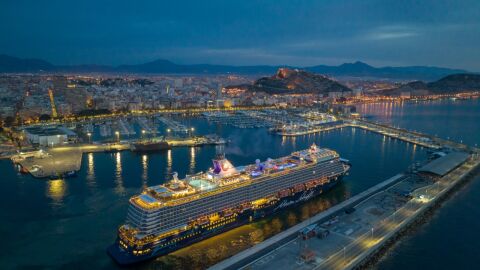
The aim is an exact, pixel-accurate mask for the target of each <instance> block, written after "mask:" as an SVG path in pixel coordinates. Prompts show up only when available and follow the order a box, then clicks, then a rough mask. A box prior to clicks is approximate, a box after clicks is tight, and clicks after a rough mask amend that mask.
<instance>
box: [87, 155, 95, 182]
mask: <svg viewBox="0 0 480 270" xmlns="http://www.w3.org/2000/svg"><path fill="white" fill-rule="evenodd" d="M87 157H88V168H87V180H88V183H90V184H94V183H95V162H94V160H93V153H89V154H88V156H87Z"/></svg>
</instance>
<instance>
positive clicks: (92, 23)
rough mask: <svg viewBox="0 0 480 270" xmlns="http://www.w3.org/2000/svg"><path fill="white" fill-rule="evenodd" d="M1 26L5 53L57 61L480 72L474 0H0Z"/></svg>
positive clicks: (479, 15) (479, 7) (0, 50)
mask: <svg viewBox="0 0 480 270" xmlns="http://www.w3.org/2000/svg"><path fill="white" fill-rule="evenodd" d="M99 2H102V3H99ZM137 2H138V3H137ZM140 2H141V4H140ZM46 3H48V4H46ZM134 3H137V4H134ZM0 33H1V35H0V54H8V55H12V56H17V57H22V58H41V59H44V60H47V61H50V62H52V63H54V64H112V65H117V64H126V63H129V64H135V63H142V62H146V61H152V60H155V59H159V58H162V59H168V60H171V61H174V62H177V63H182V64H195V63H211V64H229V65H254V64H255V65H256V64H269V65H273V64H287V65H298V66H308V65H318V64H329V65H331V64H335V65H336V64H340V63H343V62H352V61H357V60H361V61H364V62H367V63H369V64H372V65H375V66H384V65H394V66H405V65H434V66H442V67H453V68H463V69H468V70H471V71H480V1H478V0H464V1H458V0H457V1H453V0H452V1H443V0H425V1H419V0H416V1H414V0H402V1H399V0H392V1H390V0H358V1H345V0H332V1H330V0H328V1H327V0H318V1H294V0H275V1H249V0H243V1H198V0H197V1H158V0H157V1H118V0H116V1H86V0H84V1H20V0H15V1H9V0H2V1H1V3H0Z"/></svg>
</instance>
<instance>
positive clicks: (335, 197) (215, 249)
mask: <svg viewBox="0 0 480 270" xmlns="http://www.w3.org/2000/svg"><path fill="white" fill-rule="evenodd" d="M347 177H348V176H346V177H345V178H347ZM349 196H350V193H349V192H348V191H347V189H346V187H345V185H344V184H343V183H342V182H340V183H339V184H338V185H337V186H336V187H334V188H333V189H331V190H330V191H329V192H328V193H325V194H323V195H320V196H318V197H317V198H314V199H312V200H311V201H307V202H306V203H304V204H302V205H299V206H295V207H293V208H287V209H285V210H282V211H280V212H278V213H276V214H274V215H272V216H271V217H268V218H265V219H262V220H259V221H257V222H253V223H250V224H247V225H244V226H241V227H238V228H235V229H232V230H230V231H227V232H224V233H222V234H220V235H217V236H214V237H211V238H208V239H206V240H203V241H201V242H199V243H196V244H193V245H191V246H188V247H185V248H183V249H180V250H178V251H175V252H173V253H171V254H169V255H167V256H163V257H159V258H157V259H156V260H154V261H152V262H148V263H146V264H144V265H143V266H142V267H141V268H142V269H206V268H208V267H209V266H211V265H213V264H215V263H218V262H220V261H222V260H224V259H226V258H228V257H231V256H233V255H235V254H237V253H239V252H241V251H243V250H245V249H247V248H249V247H251V246H253V245H255V244H258V243H260V242H262V241H264V240H265V239H267V238H270V237H272V236H273V235H275V234H277V233H280V232H282V231H284V230H285V229H288V228H290V227H292V226H294V225H296V224H298V223H300V222H302V221H303V220H305V219H308V218H310V217H312V216H314V215H316V214H318V213H320V212H322V211H324V210H326V209H328V208H330V207H331V206H333V205H335V204H337V203H340V202H342V201H343V200H344V199H345V198H346V197H349Z"/></svg>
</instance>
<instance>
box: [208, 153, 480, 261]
mask: <svg viewBox="0 0 480 270" xmlns="http://www.w3.org/2000/svg"><path fill="white" fill-rule="evenodd" d="M479 167H480V158H479V156H478V154H476V153H474V154H471V155H470V156H469V157H468V159H467V160H466V161H465V162H463V163H462V164H460V165H459V166H456V167H455V168H453V169H452V170H451V171H450V172H449V173H448V174H446V175H443V176H442V177H439V178H429V177H420V176H419V175H418V174H407V175H397V176H395V177H393V178H391V179H389V180H387V181H385V182H383V183H380V184H378V185H376V186H374V187H372V188H370V189H369V190H366V191H364V192H362V193H360V194H358V195H356V196H354V197H352V198H350V199H349V200H346V201H344V202H342V203H340V204H338V205H336V206H334V207H332V208H330V209H328V210H327V211H324V212H322V213H320V214H318V215H316V216H314V217H312V218H310V219H308V220H306V221H304V222H302V223H300V224H297V225H296V226H294V227H292V228H290V229H288V230H286V231H284V232H282V233H280V234H277V235H275V236H273V237H271V238H269V239H267V240H266V241H264V242H262V243H260V244H258V245H256V246H253V247H252V248H249V249H247V250H245V251H243V252H240V253H238V254H237V255H235V256H232V257H230V258H228V259H226V260H224V261H222V262H220V263H218V264H217V265H214V266H212V267H211V269H262V270H264V269H272V270H273V269H353V268H356V267H358V266H359V265H362V264H363V263H365V262H366V261H368V259H369V258H370V256H372V255H373V254H375V253H376V252H378V251H379V250H380V249H381V248H382V247H384V245H385V244H386V243H388V242H389V241H390V240H391V239H393V238H394V237H395V236H396V234H397V233H399V232H400V231H402V229H404V228H405V227H407V226H408V225H409V224H411V223H412V222H413V221H414V220H415V219H416V218H417V217H419V216H421V215H422V214H423V213H425V211H427V210H428V209H430V208H431V207H433V206H434V205H435V204H436V203H437V202H438V201H439V200H441V199H442V198H443V197H444V196H445V195H446V194H448V193H449V192H450V191H451V190H452V189H453V188H455V187H456V186H457V185H458V184H459V183H460V182H462V181H463V180H465V179H466V177H467V176H468V175H469V174H470V173H471V172H473V171H474V170H477V169H478V168H479ZM352 208H353V209H355V211H354V212H353V213H352V212H350V211H345V210H346V209H352ZM347 212H349V213H347ZM312 224H316V225H317V226H318V227H319V228H322V229H323V230H328V231H329V235H328V236H327V237H325V238H323V239H320V238H317V237H312V238H311V239H308V240H303V239H301V238H299V237H298V236H299V232H300V231H301V230H302V229H304V228H305V227H307V226H309V225H312ZM304 251H308V252H309V254H310V255H311V258H309V259H305V258H302V257H301V254H302V252H304Z"/></svg>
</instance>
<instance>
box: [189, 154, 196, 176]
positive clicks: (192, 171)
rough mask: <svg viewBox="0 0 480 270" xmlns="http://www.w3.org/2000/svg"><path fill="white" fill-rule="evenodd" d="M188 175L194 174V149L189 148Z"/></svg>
mask: <svg viewBox="0 0 480 270" xmlns="http://www.w3.org/2000/svg"><path fill="white" fill-rule="evenodd" d="M189 171H190V173H191V174H193V173H195V147H191V148H190V170H189Z"/></svg>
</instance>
